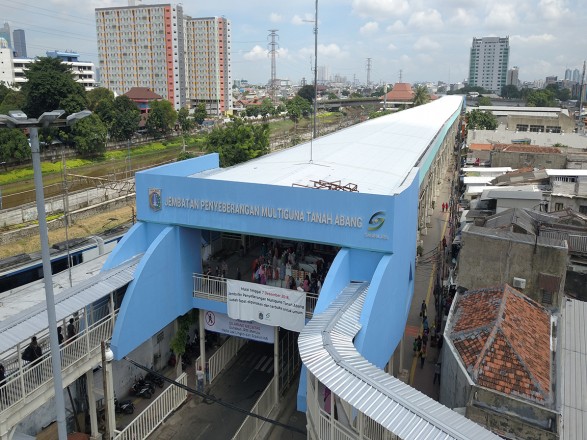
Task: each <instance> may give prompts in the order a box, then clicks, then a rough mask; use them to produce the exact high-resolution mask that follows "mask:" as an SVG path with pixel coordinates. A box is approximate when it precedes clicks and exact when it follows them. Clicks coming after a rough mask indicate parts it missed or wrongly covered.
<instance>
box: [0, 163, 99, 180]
mask: <svg viewBox="0 0 587 440" xmlns="http://www.w3.org/2000/svg"><path fill="white" fill-rule="evenodd" d="M65 163H66V166H67V169H68V170H72V169H74V168H80V167H83V166H86V165H89V164H91V163H92V161H90V160H87V159H67V160H66V161H65ZM41 170H42V172H43V174H51V173H61V172H62V170H63V168H62V164H61V161H59V162H55V163H53V162H41ZM33 176H34V173H33V167H32V165H29V166H28V167H21V168H16V169H13V170H10V171H8V172H4V173H0V185H7V184H9V183H15V182H18V181H21V180H27V179H32V178H33Z"/></svg>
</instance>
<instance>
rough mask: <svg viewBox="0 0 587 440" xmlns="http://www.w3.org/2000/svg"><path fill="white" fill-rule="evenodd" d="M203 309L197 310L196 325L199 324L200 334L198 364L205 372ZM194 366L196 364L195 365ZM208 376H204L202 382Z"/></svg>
mask: <svg viewBox="0 0 587 440" xmlns="http://www.w3.org/2000/svg"><path fill="white" fill-rule="evenodd" d="M205 318H206V317H205V316H204V310H203V309H200V310H199V315H198V326H199V334H200V366H201V367H202V371H204V373H205V372H206V329H205V328H204V319H205ZM196 368H198V366H197V365H196ZM207 379H208V378H207V377H206V376H204V383H206V380H207Z"/></svg>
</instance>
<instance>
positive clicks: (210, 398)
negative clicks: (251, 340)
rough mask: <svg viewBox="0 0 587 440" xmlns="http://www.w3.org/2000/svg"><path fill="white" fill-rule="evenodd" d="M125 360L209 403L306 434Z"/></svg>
mask: <svg viewBox="0 0 587 440" xmlns="http://www.w3.org/2000/svg"><path fill="white" fill-rule="evenodd" d="M123 359H124V360H126V361H127V362H130V363H131V364H133V365H134V366H135V367H138V368H140V369H141V370H143V371H146V372H148V373H151V374H154V375H155V376H157V377H159V378H161V379H163V380H164V381H166V382H169V383H170V384H173V385H175V386H177V387H179V388H181V389H184V390H186V391H187V392H189V393H192V394H195V395H197V396H200V397H202V398H204V399H206V400H207V401H210V402H213V403H216V404H218V405H221V406H224V407H225V408H228V409H230V410H232V411H236V412H239V413H241V414H245V415H247V416H250V417H255V418H257V419H259V420H263V421H264V422H267V423H271V424H272V425H275V426H279V427H281V428H285V429H287V430H289V431H294V432H298V433H300V434H306V432H304V431H302V430H301V429H299V428H297V427H295V426H291V425H286V424H285V423H281V422H279V421H277V420H274V419H270V418H267V417H263V416H260V415H259V414H255V413H252V412H250V411H247V410H246V409H242V408H239V407H238V406H236V405H233V404H232V403H227V402H224V401H222V400H220V399H217V398H216V397H214V396H212V395H210V394H206V393H203V392H201V391H198V390H195V389H193V388H191V387H188V386H187V385H184V384H181V383H179V382H176V381H175V380H173V379H170V378H169V377H167V376H164V375H162V374H161V373H159V372H157V371H154V370H151V369H150V368H148V367H145V366H144V365H141V364H139V363H138V362H135V361H133V360H132V359H129V358H128V357H127V356H124V357H123Z"/></svg>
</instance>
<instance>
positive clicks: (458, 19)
mask: <svg viewBox="0 0 587 440" xmlns="http://www.w3.org/2000/svg"><path fill="white" fill-rule="evenodd" d="M477 22H478V20H477V17H476V16H475V14H474V13H473V12H472V11H467V10H466V9H465V8H457V9H456V10H455V11H454V12H453V14H452V16H451V17H450V19H449V23H450V24H456V25H458V26H463V27H464V26H466V27H472V26H476V25H477Z"/></svg>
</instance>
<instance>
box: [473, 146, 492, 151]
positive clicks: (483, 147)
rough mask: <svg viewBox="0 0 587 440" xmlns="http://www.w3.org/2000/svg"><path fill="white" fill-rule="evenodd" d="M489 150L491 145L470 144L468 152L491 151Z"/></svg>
mask: <svg viewBox="0 0 587 440" xmlns="http://www.w3.org/2000/svg"><path fill="white" fill-rule="evenodd" d="M491 149H492V145H491V144H471V145H469V150H475V151H491Z"/></svg>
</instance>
